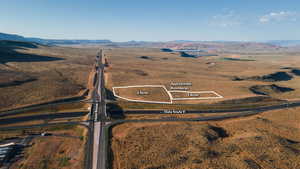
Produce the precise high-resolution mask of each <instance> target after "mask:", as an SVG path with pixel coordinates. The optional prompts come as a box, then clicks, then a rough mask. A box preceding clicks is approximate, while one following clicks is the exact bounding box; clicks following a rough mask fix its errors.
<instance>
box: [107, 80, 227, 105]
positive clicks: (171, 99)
mask: <svg viewBox="0 0 300 169" xmlns="http://www.w3.org/2000/svg"><path fill="white" fill-rule="evenodd" d="M134 87H160V88H163V89H164V90H165V91H166V92H167V94H168V96H169V98H170V102H160V101H146V100H145V101H144V100H134V99H128V98H125V97H122V96H120V95H118V94H116V91H115V89H126V88H134ZM112 89H113V94H114V96H115V97H117V98H120V99H124V100H127V101H132V102H142V103H160V104H172V103H173V100H205V99H221V98H224V97H223V96H221V95H220V94H218V93H217V92H215V91H182V90H170V91H169V90H167V88H166V87H165V86H164V85H135V86H120V87H112ZM172 92H173V93H175V92H181V93H213V94H215V95H216V97H199V98H196V97H193V98H185V97H183V98H173V96H172V94H171V93H172Z"/></svg>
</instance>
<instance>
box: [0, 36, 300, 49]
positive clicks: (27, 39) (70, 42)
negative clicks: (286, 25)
mask: <svg viewBox="0 0 300 169" xmlns="http://www.w3.org/2000/svg"><path fill="white" fill-rule="evenodd" d="M0 40H13V41H25V42H35V43H40V44H45V45H76V44H105V45H111V46H135V47H138V46H152V47H157V46H164V45H165V47H172V45H174V44H175V46H176V45H177V46H178V45H179V46H180V47H182V45H185V44H188V46H191V44H201V45H205V46H210V45H216V44H231V45H244V46H245V45H246V46H247V45H259V44H260V45H263V44H264V45H274V46H277V47H294V46H300V40H272V41H264V42H260V43H258V42H243V41H190V40H174V41H169V42H150V41H128V42H112V41H110V40H106V39H102V40H88V39H42V38H32V37H24V36H20V35H15V34H6V33H0Z"/></svg>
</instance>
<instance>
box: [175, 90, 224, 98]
mask: <svg viewBox="0 0 300 169" xmlns="http://www.w3.org/2000/svg"><path fill="white" fill-rule="evenodd" d="M169 92H170V93H187V94H189V93H198V94H207V93H208V94H209V93H212V94H214V95H216V96H215V97H181V98H180V97H178V98H172V100H205V99H222V98H224V97H223V96H221V95H220V94H218V93H217V92H215V91H181V90H170V91H169ZM200 96H201V95H200Z"/></svg>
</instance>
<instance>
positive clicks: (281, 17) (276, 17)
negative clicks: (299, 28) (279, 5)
mask: <svg viewBox="0 0 300 169" xmlns="http://www.w3.org/2000/svg"><path fill="white" fill-rule="evenodd" d="M297 19H298V18H297V13H296V12H290V11H280V12H271V13H269V14H266V15H264V16H261V17H260V18H259V22H260V23H268V22H281V21H297Z"/></svg>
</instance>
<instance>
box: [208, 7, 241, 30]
mask: <svg viewBox="0 0 300 169" xmlns="http://www.w3.org/2000/svg"><path fill="white" fill-rule="evenodd" d="M240 24H241V20H240V17H239V16H238V15H237V14H236V12H235V11H233V10H230V11H228V10H226V11H224V12H223V13H222V14H218V15H215V16H213V17H212V19H211V21H210V25H214V26H219V27H224V28H225V27H232V26H237V25H240Z"/></svg>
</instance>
